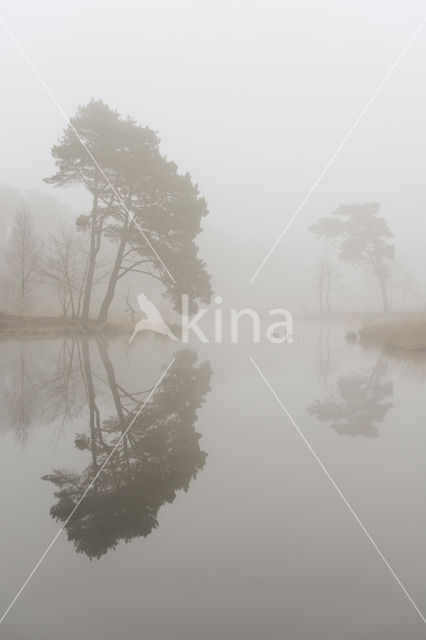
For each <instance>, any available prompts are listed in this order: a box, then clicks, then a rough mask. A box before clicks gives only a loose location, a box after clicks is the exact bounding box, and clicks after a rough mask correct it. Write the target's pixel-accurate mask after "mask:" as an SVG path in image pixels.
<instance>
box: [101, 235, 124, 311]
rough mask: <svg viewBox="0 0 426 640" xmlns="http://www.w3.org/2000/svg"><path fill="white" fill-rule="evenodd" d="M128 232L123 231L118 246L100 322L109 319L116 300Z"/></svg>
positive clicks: (102, 305)
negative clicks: (109, 312)
mask: <svg viewBox="0 0 426 640" xmlns="http://www.w3.org/2000/svg"><path fill="white" fill-rule="evenodd" d="M126 242H127V238H126V231H125V230H124V229H123V231H122V234H121V238H120V242H119V245H118V249H117V253H116V256H115V260H114V266H113V268H112V271H111V275H110V277H109V280H108V287H107V291H106V294H105V297H104V299H103V301H102V304H101V308H100V310H99V316H98V320H99V322H106V321H107V319H108V311H109V308H110V306H111V302H112V301H113V299H114V294H115V287H116V286H117V281H118V276H119V274H120V267H121V261H122V259H123V253H124V249H125V247H126Z"/></svg>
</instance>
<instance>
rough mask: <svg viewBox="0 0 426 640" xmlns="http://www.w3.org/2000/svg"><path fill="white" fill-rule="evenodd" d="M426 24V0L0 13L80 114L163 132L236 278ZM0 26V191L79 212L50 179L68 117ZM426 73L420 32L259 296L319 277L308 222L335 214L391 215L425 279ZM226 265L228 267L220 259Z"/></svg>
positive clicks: (34, 7) (5, 7)
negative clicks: (284, 283) (195, 187)
mask: <svg viewBox="0 0 426 640" xmlns="http://www.w3.org/2000/svg"><path fill="white" fill-rule="evenodd" d="M424 14H425V9H424V3H423V2H419V1H409V2H402V1H399V2H384V1H381V2H366V1H361V2H359V1H357V2H344V1H343V2H342V1H340V2H338V1H330V0H322V1H321V2H315V1H314V0H311V1H309V2H306V1H302V2H297V3H295V2H282V1H270V0H267V1H264V2H260V1H259V0H257V1H256V2H252V1H248V0H245V1H244V2H239V1H238V2H237V1H236V0H230V1H228V2H222V1H221V0H215V1H213V2H212V1H203V0H198V1H189V0H181V1H179V2H176V1H172V0H167V1H163V0H155V1H154V0H153V1H146V0H142V1H139V2H129V1H128V0H124V1H122V2H114V3H113V2H105V1H103V2H95V1H89V2H82V1H80V0H77V1H74V2H53V1H49V2H47V1H44V0H41V1H40V2H37V3H33V2H3V3H1V10H0V15H2V17H3V18H4V20H5V21H6V22H7V24H8V26H9V27H10V29H11V30H12V31H13V33H14V35H15V37H16V38H17V40H18V41H19V42H20V43H21V45H22V47H23V48H24V49H25V51H26V53H27V54H28V56H29V58H30V59H31V61H32V62H33V64H34V65H35V66H36V67H37V69H38V70H39V71H40V73H41V75H42V77H43V78H44V80H45V82H46V83H47V85H48V87H49V88H50V90H51V91H52V92H53V94H54V95H55V96H56V98H57V100H58V101H59V102H60V104H61V105H62V106H63V109H64V110H65V112H66V113H67V114H68V115H72V114H73V113H74V112H75V109H76V107H77V106H78V105H79V104H83V103H85V102H87V101H89V100H90V99H91V98H92V97H94V98H101V99H102V100H104V101H105V102H107V103H108V104H109V105H110V106H112V107H115V108H117V109H118V110H119V111H120V113H122V114H123V115H127V114H129V115H132V116H133V117H134V118H136V119H137V121H138V122H139V123H141V124H144V125H148V126H150V127H152V128H153V129H155V130H158V132H159V135H160V137H161V139H162V145H161V148H162V151H163V152H164V153H166V154H167V156H168V157H169V158H170V159H173V160H175V161H176V162H177V164H178V166H179V168H180V170H181V171H189V172H190V173H191V175H192V176H193V178H194V180H195V181H196V182H198V184H199V186H200V189H201V191H202V193H203V194H204V195H205V197H206V198H207V201H208V204H209V209H210V216H209V219H208V220H206V222H205V228H206V232H205V238H204V240H203V242H205V243H206V244H207V245H208V239H209V237H210V238H212V242H213V246H214V242H215V239H216V238H218V237H219V238H222V239H223V247H224V248H223V251H224V254H223V255H222V257H223V256H224V257H225V263H226V268H231V269H232V270H233V273H234V274H235V275H236V277H237V278H238V279H239V280H240V282H241V283H243V282H244V283H246V282H247V281H248V280H249V278H250V277H251V275H252V274H253V272H254V271H255V269H256V268H257V266H258V264H259V262H260V261H261V259H262V258H263V257H264V253H265V252H266V250H267V249H269V247H270V246H271V244H272V243H273V241H274V240H275V238H276V237H277V235H278V233H279V232H280V231H281V230H282V228H283V227H284V226H285V224H286V221H287V220H288V219H289V218H290V216H291V215H292V214H293V212H294V211H295V209H296V208H297V207H298V205H299V203H300V202H301V200H302V199H303V198H304V196H305V194H306V192H307V191H308V190H309V188H310V187H311V186H312V184H313V182H314V181H315V179H316V178H317V176H318V175H319V173H320V172H321V171H322V169H323V167H324V166H325V164H326V163H327V161H328V159H329V158H330V156H331V155H332V154H333V153H334V151H335V150H336V148H337V146H338V145H339V144H340V142H341V140H342V139H343V137H344V136H345V134H346V133H347V131H348V129H349V128H350V127H351V125H352V123H353V122H354V120H355V119H356V118H357V116H358V114H359V113H360V111H361V109H362V108H363V107H364V106H365V104H366V103H367V101H368V100H369V98H370V97H371V95H372V94H373V92H374V91H375V89H376V88H377V86H378V85H379V83H380V82H381V81H382V80H383V78H384V76H385V74H386V73H387V71H388V70H389V68H390V67H391V65H392V63H393V62H394V60H395V59H396V58H397V56H398V55H399V53H400V52H401V50H402V48H403V47H404V46H405V44H406V43H407V42H408V40H409V39H410V37H411V36H412V34H413V33H414V31H415V30H416V28H417V27H418V26H419V24H420V23H421V21H422V19H423V17H424ZM0 31H1V33H2V37H1V39H0V47H1V50H0V56H1V65H2V111H3V114H2V115H3V117H2V119H1V140H2V145H3V153H2V154H1V167H0V176H1V179H0V182H2V183H5V184H7V185H10V186H12V187H16V188H19V189H22V190H24V189H39V190H42V191H45V192H54V193H55V195H57V196H58V197H60V198H61V200H64V201H65V202H68V203H70V204H71V206H72V207H73V208H74V209H75V210H79V209H81V208H82V207H83V206H84V200H83V199H82V197H81V195H78V194H77V193H76V192H75V191H72V190H68V191H67V190H60V191H58V190H54V189H53V188H51V187H49V186H48V185H45V184H43V183H42V178H43V177H46V176H48V175H50V174H52V173H53V169H54V167H53V163H52V159H51V155H50V147H51V145H52V144H53V143H55V141H56V139H57V137H58V136H59V134H60V133H61V131H62V129H63V128H64V126H65V122H64V118H63V116H62V115H61V114H60V112H59V111H58V109H57V107H56V106H55V104H54V103H53V101H52V99H51V98H50V97H49V96H48V95H47V93H46V91H45V89H44V88H43V86H42V85H41V83H40V81H39V80H38V79H37V78H36V77H35V75H34V73H33V71H31V69H30V68H29V66H28V63H27V62H26V61H25V60H24V58H23V56H22V54H21V53H20V52H19V50H18V48H17V47H16V45H15V44H14V43H13V42H12V41H11V39H10V37H9V36H8V35H7V33H6V32H5V31H4V30H3V29H0ZM425 66H426V28H425V30H424V31H423V32H422V33H421V34H420V36H419V37H418V38H417V40H416V41H415V42H414V43H413V45H412V46H411V47H410V49H409V50H408V51H407V53H406V55H405V56H404V58H403V60H402V61H401V63H400V65H399V66H398V68H397V69H396V71H395V72H394V74H393V75H392V77H391V78H390V80H389V82H388V83H387V85H386V86H385V87H384V89H383V90H382V92H381V93H380V95H379V96H378V98H377V99H376V100H375V102H374V104H373V105H372V107H371V109H370V110H369V112H368V113H367V115H366V116H365V118H364V119H363V120H362V122H361V123H360V125H359V127H358V128H357V130H356V131H355V132H354V134H353V136H352V137H351V139H350V140H349V142H348V143H347V144H346V146H345V147H344V149H343V151H342V153H341V154H340V155H339V157H338V158H337V160H336V162H335V164H334V165H333V167H332V168H331V169H330V171H329V172H328V173H327V175H326V177H325V178H324V180H323V181H322V182H321V184H320V186H319V188H318V189H317V190H316V192H315V193H314V194H313V196H312V198H311V199H310V200H309V202H308V203H307V205H306V206H305V208H304V209H303V211H302V212H301V213H300V215H299V217H298V219H297V220H296V222H295V223H294V225H293V227H292V228H291V230H290V231H289V232H288V234H287V236H286V237H285V238H284V239H283V241H282V243H281V244H280V246H279V248H278V250H277V252H276V254H275V255H274V257H273V258H272V259H271V260H270V262H269V263H268V265H267V266H266V267H265V269H264V271H263V273H262V274H261V275H259V278H258V281H257V283H256V285H254V286H256V287H259V288H262V287H264V286H266V285H265V283H266V282H267V281H271V279H272V281H273V282H275V283H277V282H278V283H279V281H280V273H281V272H282V271H283V270H285V269H287V270H293V271H297V269H298V268H299V267H300V268H302V267H301V266H300V265H301V264H302V263H303V267H304V268H306V269H307V268H308V266H309V265H308V262H309V260H308V258H309V256H310V254H311V253H312V251H313V247H315V240H313V239H312V238H310V236H309V234H308V233H307V231H306V229H307V226H308V225H309V224H310V223H312V221H314V220H315V219H316V218H317V217H319V216H321V215H326V214H328V213H329V212H331V211H332V210H333V209H335V208H336V207H337V206H338V205H339V204H340V203H341V202H344V203H348V202H353V201H359V202H363V201H371V200H375V201H379V202H381V203H382V211H383V213H384V214H386V216H387V218H388V220H389V223H390V225H391V227H392V228H393V230H394V231H395V232H396V233H397V246H398V249H399V250H400V253H401V255H402V256H403V258H404V260H407V261H408V263H410V265H412V266H413V268H415V269H416V270H417V271H422V270H424V267H425V263H426V260H425V261H422V257H423V252H424V250H423V242H424V241H423V238H424V234H425V232H426V216H425V212H426V188H425V175H426V167H425V164H426V162H425V154H424V147H425V133H426V128H425V124H424V114H425V113H426V87H425V82H424V78H425V76H426V73H425ZM209 234H210V236H209ZM224 236H229V238H228V239H226V238H225V237H224ZM235 248H238V252H240V253H239V254H237V255H239V259H236V253H235ZM301 248H302V250H301ZM244 251H245V252H244ZM206 252H207V254H208V256H207V257H208V258H209V259H210V260H214V253H215V252H214V250H212V248H211V247H210V249H209V248H208V247H207V249H206ZM227 259H228V260H229V261H228V262H227ZM210 266H211V265H210ZM216 266H217V268H218V269H219V270H220V268H222V269H224V264H223V260H222V261H221V264H220V265H219V264H218V265H216ZM211 268H212V269H213V270H214V269H215V265H213V267H211Z"/></svg>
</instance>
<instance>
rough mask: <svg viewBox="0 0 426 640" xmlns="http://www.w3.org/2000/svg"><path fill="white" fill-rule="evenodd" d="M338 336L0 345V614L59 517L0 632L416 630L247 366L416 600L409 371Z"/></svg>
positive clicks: (140, 634)
mask: <svg viewBox="0 0 426 640" xmlns="http://www.w3.org/2000/svg"><path fill="white" fill-rule="evenodd" d="M346 330H347V327H345V326H342V325H339V324H332V325H326V324H323V325H322V326H320V325H318V324H315V323H307V322H304V323H301V322H299V323H298V326H297V331H296V333H297V339H296V341H295V343H294V344H292V345H270V344H268V345H263V346H262V345H254V346H251V347H250V346H249V345H247V344H246V345H232V346H229V345H202V346H200V345H197V344H194V345H193V346H190V347H189V348H178V349H176V343H172V342H171V341H168V340H166V339H165V340H162V339H159V338H156V337H154V336H151V337H150V336H148V337H142V336H141V337H140V338H139V339H138V340H137V341H136V342H135V344H134V345H132V346H131V348H128V347H127V338H126V337H125V336H123V337H116V338H113V339H108V342H105V341H96V340H94V339H91V340H81V339H79V340H77V339H75V340H73V339H71V338H67V339H64V340H63V339H58V340H37V341H36V340H27V341H21V342H18V341H4V342H2V343H0V351H1V362H2V378H1V384H0V397H1V406H2V411H1V416H0V426H1V432H0V438H1V447H0V474H1V482H0V493H1V496H0V499H1V505H2V523H1V527H0V549H1V566H0V569H1V580H0V604H1V609H2V611H4V609H6V608H7V606H8V605H9V604H10V602H11V601H12V599H13V598H14V596H15V595H16V593H17V591H18V589H19V588H20V587H21V585H22V584H23V583H24V581H25V580H26V579H27V577H28V575H29V574H30V572H31V571H32V569H33V567H34V565H35V564H36V562H37V561H38V560H39V558H40V556H41V555H42V554H43V552H44V551H45V550H46V547H47V546H48V545H49V543H50V542H51V541H52V540H53V538H54V537H55V535H56V534H57V532H58V530H59V528H60V527H61V526H63V525H65V528H64V531H63V532H62V534H61V535H60V536H59V538H58V539H57V540H56V542H55V544H54V545H53V546H52V548H51V549H50V551H49V553H48V554H47V555H46V557H45V559H44V560H43V562H42V563H41V565H40V567H39V568H38V569H37V571H36V573H35V574H34V576H33V577H32V579H31V580H30V582H29V583H28V585H27V586H26V588H25V590H24V591H23V593H22V594H21V596H20V597H19V598H18V600H17V601H16V603H15V604H14V606H13V608H12V609H11V610H10V612H9V614H8V617H7V618H6V619H5V621H4V622H3V624H2V628H1V630H0V631H1V637H2V638H5V639H7V640H27V639H28V640H30V639H31V640H58V639H60V640H80V639H81V640H85V639H86V638H90V639H93V640H97V639H99V640H117V639H118V638H120V639H123V640H136V639H138V640H139V639H140V638H146V639H147V640H219V639H230V640H259V639H260V638H262V639H265V640H275V639H277V640H278V639H280V640H282V638H289V639H290V640H293V639H300V640H306V639H315V640H334V639H335V640H342V639H345V640H349V639H354V640H355V639H357V640H359V639H360V638H366V639H367V638H368V639H375V640H376V639H382V638H383V639H386V640H393V639H395V640H400V639H401V638H413V639H416V638H424V637H425V634H426V629H425V625H424V623H423V622H422V620H421V618H420V617H419V615H418V613H417V612H416V611H415V609H414V608H413V606H412V604H411V603H410V602H409V600H408V599H407V597H406V595H405V594H404V592H403V590H402V589H401V587H400V586H399V585H398V584H397V583H396V581H395V579H394V578H393V577H392V575H391V574H390V572H389V570H388V568H387V567H386V565H385V564H384V562H383V560H381V559H380V557H379V556H378V554H377V552H376V551H375V550H374V548H373V547H372V545H371V543H370V541H369V540H368V539H367V537H366V535H365V534H364V533H363V531H362V530H361V528H360V527H359V525H358V524H357V523H356V521H355V520H354V517H353V515H352V514H351V513H350V512H349V511H348V509H347V507H346V506H345V504H344V503H343V502H342V500H341V498H340V497H339V495H338V493H337V492H336V489H335V488H334V487H333V486H332V484H331V483H330V480H329V479H328V478H327V477H326V475H325V474H324V471H323V470H322V469H321V467H320V465H319V464H318V462H317V461H316V460H315V458H314V457H313V455H312V453H311V452H310V451H309V449H308V448H307V446H306V443H305V442H304V441H303V440H302V438H301V436H300V434H299V433H298V432H297V430H296V429H295V427H294V425H293V424H292V423H291V421H290V420H289V419H288V417H287V416H286V414H285V412H284V411H283V409H282V407H280V406H279V404H278V402H277V400H276V398H274V396H273V395H272V393H271V391H270V389H268V387H267V386H266V384H265V382H264V381H263V380H262V379H261V377H260V376H259V373H258V372H257V371H256V369H255V368H254V366H253V364H252V363H251V362H250V359H249V356H250V355H252V356H253V357H254V359H255V361H256V363H257V364H258V366H259V367H260V368H261V370H262V371H263V373H264V375H265V376H266V378H267V379H268V381H269V382H270V384H271V385H272V387H273V388H274V390H275V392H276V393H277V395H278V396H279V398H280V399H281V401H282V402H283V403H284V405H285V407H286V408H287V410H288V411H289V412H290V414H291V415H292V417H293V419H294V420H295V421H296V423H297V425H298V426H299V427H300V429H301V430H302V432H303V433H304V434H305V436H306V438H307V439H308V440H309V442H310V443H311V445H312V447H313V449H314V450H315V451H316V453H317V454H318V456H319V458H320V459H321V461H322V462H323V464H324V465H325V467H326V468H327V470H328V471H329V473H330V474H331V476H332V477H333V478H334V480H335V482H336V483H337V485H338V486H339V488H340V489H341V491H342V492H343V494H344V495H345V497H346V498H347V500H348V501H349V502H350V504H351V506H352V507H353V509H354V510H355V511H356V513H357V514H358V516H359V518H360V519H361V520H362V522H363V524H364V525H365V527H366V528H367V530H368V531H369V533H370V534H371V535H372V537H373V538H374V540H375V542H376V543H377V545H378V547H379V548H380V549H381V551H382V552H383V554H384V555H385V556H386V558H387V560H388V561H389V562H390V564H391V565H392V567H393V569H394V571H395V572H396V574H397V575H398V577H399V578H400V580H401V581H402V583H403V584H404V586H405V587H406V589H407V590H408V591H409V593H410V594H411V596H412V598H413V599H414V601H415V602H416V604H417V605H418V607H419V608H420V610H421V611H422V612H423V613H424V612H425V611H426V554H425V553H424V547H425V545H424V540H425V535H426V506H425V504H426V500H425V498H426V466H425V464H424V459H425V448H426V433H425V429H426V410H425V400H424V398H425V394H426V366H425V365H424V364H423V363H422V362H421V361H418V360H416V361H406V360H403V359H398V358H395V357H390V356H388V355H385V354H382V353H380V352H379V351H377V350H376V349H368V350H366V349H364V348H362V347H361V346H359V345H358V344H349V343H347V342H346V341H345V338H344V336H345V332H346ZM173 358H175V360H174V361H173V364H172V365H171V366H170V368H169V369H168V370H167V372H166V373H164V371H165V369H166V368H167V367H168V365H169V364H170V362H171V361H172V359H173ZM162 374H164V377H163V378H162V379H161V381H160V383H159V384H158V386H157V387H155V385H156V383H157V381H158V380H159V378H160V376H161V375H162ZM130 423H132V427H131V428H130V430H129V431H128V433H127V434H126V436H125V437H123V433H124V432H125V431H126V428H127V427H128V426H129V424H130ZM115 445H117V447H116V450H115V452H114V453H113V455H112V456H111V457H110V459H109V461H108V462H107V464H105V466H104V467H103V465H104V463H105V462H106V460H107V459H108V458H109V456H110V454H111V453H112V451H113V449H114V447H115ZM94 474H98V477H97V480H96V482H95V484H94V486H93V488H91V489H90V490H89V491H88V492H87V495H86V496H85V498H84V500H83V501H82V502H81V504H80V505H79V506H78V508H77V509H76V511H75V513H74V514H73V515H72V517H71V518H70V519H69V520H68V517H69V514H70V513H71V512H72V511H73V509H74V507H75V506H76V504H77V503H78V501H79V499H80V496H81V495H82V493H83V492H84V490H85V488H86V487H87V485H88V483H90V480H91V479H92V478H93V476H94Z"/></svg>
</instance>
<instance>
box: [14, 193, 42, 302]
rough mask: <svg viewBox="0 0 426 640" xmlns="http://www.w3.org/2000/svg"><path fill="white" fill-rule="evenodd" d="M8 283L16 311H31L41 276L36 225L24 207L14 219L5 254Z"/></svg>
mask: <svg viewBox="0 0 426 640" xmlns="http://www.w3.org/2000/svg"><path fill="white" fill-rule="evenodd" d="M6 264H7V266H8V274H7V283H8V285H9V288H10V290H11V292H12V295H13V298H14V299H15V300H16V301H17V308H18V310H19V311H20V312H21V313H22V312H23V311H25V310H26V308H27V307H28V304H29V301H30V299H31V293H32V289H33V286H34V284H35V283H36V282H37V278H38V276H39V273H40V247H39V242H38V239H37V236H36V233H35V230H34V225H33V221H32V219H31V216H30V214H29V213H28V210H27V208H26V206H25V204H23V205H22V207H21V209H20V210H19V211H18V212H17V214H16V215H15V219H14V221H13V224H12V227H11V230H10V235H9V239H8V245H7V250H6Z"/></svg>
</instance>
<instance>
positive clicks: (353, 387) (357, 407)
mask: <svg viewBox="0 0 426 640" xmlns="http://www.w3.org/2000/svg"><path fill="white" fill-rule="evenodd" d="M386 373H387V364H386V362H385V360H384V359H383V357H380V358H379V360H378V361H377V363H376V364H375V366H374V367H373V369H372V370H370V371H363V372H357V373H352V374H351V375H348V376H342V377H341V378H340V379H339V380H338V383H337V389H335V390H334V391H332V392H331V393H330V394H328V396H327V397H326V399H325V400H324V401H322V402H320V401H319V400H315V402H313V403H312V404H311V405H310V406H309V407H308V411H309V413H311V414H312V415H314V416H316V417H317V419H318V420H319V421H320V422H331V423H332V424H331V427H332V428H333V429H334V430H335V431H336V432H337V433H338V434H339V435H349V436H367V437H370V438H375V437H377V436H378V435H379V431H378V428H377V424H379V423H381V422H383V420H384V419H385V417H386V414H387V412H388V411H389V409H391V408H392V407H393V403H392V402H390V401H389V398H392V397H393V383H392V381H390V380H385V379H384V378H385V376H386Z"/></svg>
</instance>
